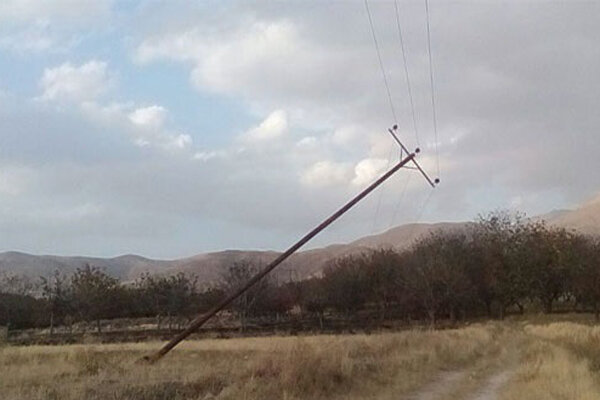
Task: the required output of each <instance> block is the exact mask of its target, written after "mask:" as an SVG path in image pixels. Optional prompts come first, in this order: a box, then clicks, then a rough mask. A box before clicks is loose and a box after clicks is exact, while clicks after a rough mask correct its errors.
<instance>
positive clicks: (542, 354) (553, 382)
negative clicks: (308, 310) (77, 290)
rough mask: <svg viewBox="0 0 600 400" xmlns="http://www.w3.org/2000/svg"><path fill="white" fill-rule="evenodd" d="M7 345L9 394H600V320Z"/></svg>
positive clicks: (0, 392) (477, 399)
mask: <svg viewBox="0 0 600 400" xmlns="http://www.w3.org/2000/svg"><path fill="white" fill-rule="evenodd" d="M159 346H160V343H158V342H148V343H136V344H111V345H97V344H89V345H69V346H28V347H17V346H5V347H0V398H1V399H3V400H13V399H156V400H158V399H200V400H202V399H248V400H250V399H413V400H417V399H419V400H435V399H450V398H452V399H473V400H492V399H498V400H516V399H582V400H586V399H600V327H594V326H592V325H589V324H584V323H577V322H555V323H550V322H544V321H537V322H527V321H511V322H504V323H497V322H490V323H485V324H473V325H470V326H467V327H464V328H460V329H452V330H443V331H426V330H413V331H406V332H398V333H385V334H371V335H347V336H344V335H336V336H333V335H332V336H325V335H323V336H307V337H270V338H255V339H254V338H245V339H214V340H213V339H211V340H201V341H192V342H186V343H183V344H182V345H181V346H180V347H178V348H176V349H175V350H174V351H173V352H172V353H171V354H169V355H168V356H167V357H166V358H165V359H163V360H162V361H160V362H159V363H157V364H155V365H143V364H138V363H136V360H138V359H139V358H140V357H141V356H143V355H145V354H148V353H149V352H150V351H152V350H155V349H157V348H158V347H159Z"/></svg>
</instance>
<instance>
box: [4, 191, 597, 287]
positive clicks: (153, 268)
mask: <svg viewBox="0 0 600 400" xmlns="http://www.w3.org/2000/svg"><path fill="white" fill-rule="evenodd" d="M539 218H541V219H545V220H546V221H548V223H550V224H552V225H556V226H561V227H565V228H569V229H576V230H578V231H580V232H583V233H586V234H592V235H600V196H599V197H597V198H596V199H593V200H592V201H589V202H587V203H585V204H584V205H583V206H581V207H579V208H578V209H576V210H560V211H554V212H551V213H548V214H545V215H542V216H540V217H539ZM469 224H470V223H469V222H454V223H436V224H408V225H401V226H398V227H395V228H392V229H390V230H388V231H386V232H383V233H380V234H376V235H371V236H365V237H363V238H360V239H358V240H355V241H353V242H351V243H347V244H335V245H331V246H327V247H323V248H316V249H311V250H305V251H301V252H298V253H297V254H294V255H293V256H292V257H290V258H289V259H288V260H287V261H286V262H285V263H284V264H283V265H281V266H280V267H279V268H278V269H277V270H276V271H277V273H276V278H277V279H279V280H290V279H295V280H297V279H305V278H307V277H310V276H315V275H318V274H320V273H321V272H322V271H323V268H324V267H325V266H326V265H327V263H328V261H330V260H331V259H333V258H336V257H340V256H345V255H350V254H356V253H359V252H362V251H364V250H366V249H377V248H394V249H397V250H402V249H405V248H407V247H409V246H410V245H411V244H412V243H413V242H414V241H415V240H416V239H417V238H419V237H421V236H423V235H426V234H428V233H430V232H432V231H437V230H442V231H451V230H464V229H465V228H466V227H468V226H469ZM278 254H280V253H278V252H275V251H243V250H226V251H219V252H212V253H203V254H198V255H195V256H192V257H188V258H183V259H177V260H152V259H148V258H144V257H140V256H136V255H125V256H120V257H115V258H93V257H61V256H49V255H42V256H37V255H31V254H25V253H18V252H6V253H0V272H1V271H8V272H12V273H18V274H24V275H28V276H31V277H38V276H40V275H48V274H50V273H51V272H52V271H54V270H60V271H63V272H72V271H74V270H75V269H76V268H78V267H81V266H83V265H85V264H91V265H94V266H98V267H101V268H104V269H106V271H107V272H108V273H109V274H111V275H113V276H115V277H118V278H120V279H122V280H131V279H135V278H136V277H138V276H139V275H140V274H141V273H143V272H150V273H166V274H171V273H176V272H179V271H183V272H186V273H192V274H196V275H197V276H198V277H199V279H200V281H201V282H203V283H206V284H210V283H214V282H217V281H219V279H220V277H221V275H222V273H223V271H225V270H226V268H227V267H228V266H230V265H232V264H233V263H235V262H237V261H242V260H244V261H251V262H256V263H259V264H266V263H267V262H269V261H271V260H272V259H274V258H275V257H277V255H278Z"/></svg>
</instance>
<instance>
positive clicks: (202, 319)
mask: <svg viewBox="0 0 600 400" xmlns="http://www.w3.org/2000/svg"><path fill="white" fill-rule="evenodd" d="M396 129H397V126H396V125H394V127H393V128H392V129H389V130H388V131H389V132H390V133H391V134H392V136H393V137H394V139H395V141H396V142H397V143H398V144H399V145H400V148H401V151H403V152H405V153H406V156H405V157H404V158H402V159H401V160H400V161H399V162H398V163H397V164H396V165H394V166H393V167H392V168H391V169H390V170H389V171H387V172H386V173H385V174H383V175H382V176H381V177H380V178H379V179H377V180H376V181H375V182H373V183H372V184H371V185H369V187H367V188H366V189H364V190H363V191H362V192H360V193H359V194H357V195H356V196H355V197H354V198H353V199H352V200H350V201H349V202H347V203H346V204H345V205H344V206H343V207H342V208H340V209H339V210H337V211H336V212H335V213H333V214H332V215H331V216H330V217H329V218H327V219H326V220H325V221H323V222H321V224H319V225H318V226H317V227H315V228H314V229H313V230H312V231H310V232H309V233H307V234H306V235H305V236H304V237H302V239H300V240H298V241H297V242H296V243H295V244H293V245H292V246H291V247H290V248H289V249H287V250H286V251H285V252H284V253H282V254H281V255H279V257H277V258H276V259H275V260H273V261H272V262H271V263H270V264H269V265H267V266H266V267H265V268H264V269H263V270H262V271H260V272H259V273H257V274H256V275H255V276H253V277H252V278H251V279H250V280H249V281H248V282H247V283H246V284H245V285H244V286H242V287H241V288H239V289H238V290H236V291H235V292H233V293H231V294H230V295H229V296H228V297H227V298H226V299H224V300H223V301H221V302H220V303H219V304H218V305H217V306H216V307H215V308H213V309H212V310H210V311H209V312H208V313H206V314H203V315H200V316H198V317H197V318H195V319H194V320H193V321H192V322H191V323H190V325H189V326H188V327H187V328H186V329H185V330H184V331H183V332H181V333H179V334H177V335H176V336H175V337H173V338H172V339H171V340H170V341H169V342H167V343H166V344H165V345H164V346H163V347H162V348H161V349H160V350H158V351H157V352H156V353H154V354H151V355H148V356H145V357H144V358H143V360H144V361H147V362H149V363H154V362H156V361H158V360H160V359H161V358H162V356H164V355H165V354H167V353H168V352H169V351H170V350H171V349H172V348H173V347H175V346H177V344H179V342H181V341H182V340H184V339H185V338H186V337H188V336H189V335H190V334H192V333H193V332H195V331H196V330H197V329H198V328H200V327H201V326H202V325H204V324H205V323H206V322H207V321H208V320H209V319H211V318H212V317H213V316H214V315H215V314H217V313H218V312H219V311H221V310H223V309H224V308H225V307H227V306H228V305H230V304H231V303H233V301H235V299H237V298H238V297H240V296H241V295H242V294H244V292H246V291H247V290H248V289H250V288H251V287H252V286H254V285H255V284H256V283H257V282H258V281H260V280H261V279H263V278H264V277H265V276H266V275H267V274H268V273H269V272H271V271H272V270H274V269H275V268H276V267H277V266H278V265H279V264H281V263H282V262H283V261H285V260H286V259H287V258H288V257H290V256H291V255H292V254H294V253H295V252H296V251H297V250H298V249H300V248H301V247H302V246H304V245H305V244H306V243H307V242H308V241H310V240H311V239H312V238H314V237H315V236H317V235H318V234H319V233H320V232H321V231H323V230H324V229H325V228H327V227H328V226H329V225H331V224H332V223H333V222H334V221H335V220H337V219H338V218H339V217H341V216H342V215H344V214H345V213H346V212H347V211H348V210H350V209H351V208H352V207H354V206H355V205H356V204H357V203H358V202H359V201H361V200H362V199H364V198H365V197H366V196H367V195H368V194H369V193H371V192H372V191H373V190H375V189H376V188H377V187H378V186H379V185H381V184H382V183H383V182H385V181H386V180H387V179H388V178H390V177H391V176H392V175H394V174H395V173H396V172H398V170H400V169H401V168H402V167H404V166H405V165H406V164H408V163H409V162H412V163H413V164H414V165H415V168H416V169H418V170H419V172H421V174H423V176H424V177H425V178H426V180H427V182H428V183H429V184H430V185H431V186H432V187H435V184H437V183H438V182H439V179H436V180H435V183H434V182H433V181H431V179H429V177H428V176H427V174H426V173H425V172H424V171H423V169H422V168H421V166H420V165H419V164H418V163H417V161H416V160H415V157H416V154H417V153H419V151H420V150H419V149H418V148H417V149H416V150H415V151H414V152H413V153H409V152H408V151H407V149H406V147H405V146H404V145H403V144H402V142H400V140H399V139H398V137H397V136H396V134H395V133H394V131H395V130H396Z"/></svg>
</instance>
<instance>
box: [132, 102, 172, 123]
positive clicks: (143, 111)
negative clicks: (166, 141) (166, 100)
mask: <svg viewBox="0 0 600 400" xmlns="http://www.w3.org/2000/svg"><path fill="white" fill-rule="evenodd" d="M166 117H167V110H166V109H165V108H164V107H162V106H157V105H152V106H149V107H141V108H137V109H135V110H134V111H132V112H131V113H129V120H130V121H131V122H132V123H133V124H135V125H137V126H140V127H143V128H149V129H160V128H162V127H163V125H164V123H165V119H166Z"/></svg>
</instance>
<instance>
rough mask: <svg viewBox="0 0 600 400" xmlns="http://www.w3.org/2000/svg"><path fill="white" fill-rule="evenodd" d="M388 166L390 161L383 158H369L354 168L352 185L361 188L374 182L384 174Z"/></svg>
mask: <svg viewBox="0 0 600 400" xmlns="http://www.w3.org/2000/svg"><path fill="white" fill-rule="evenodd" d="M387 165H388V160H384V159H382V158H367V159H364V160H362V161H360V162H359V163H358V164H356V166H355V167H354V178H353V179H352V183H353V184H355V185H359V186H361V185H366V184H367V183H370V182H372V181H373V180H375V179H376V178H378V177H379V176H380V175H381V174H382V173H383V171H384V170H385V167H386V166H387Z"/></svg>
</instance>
